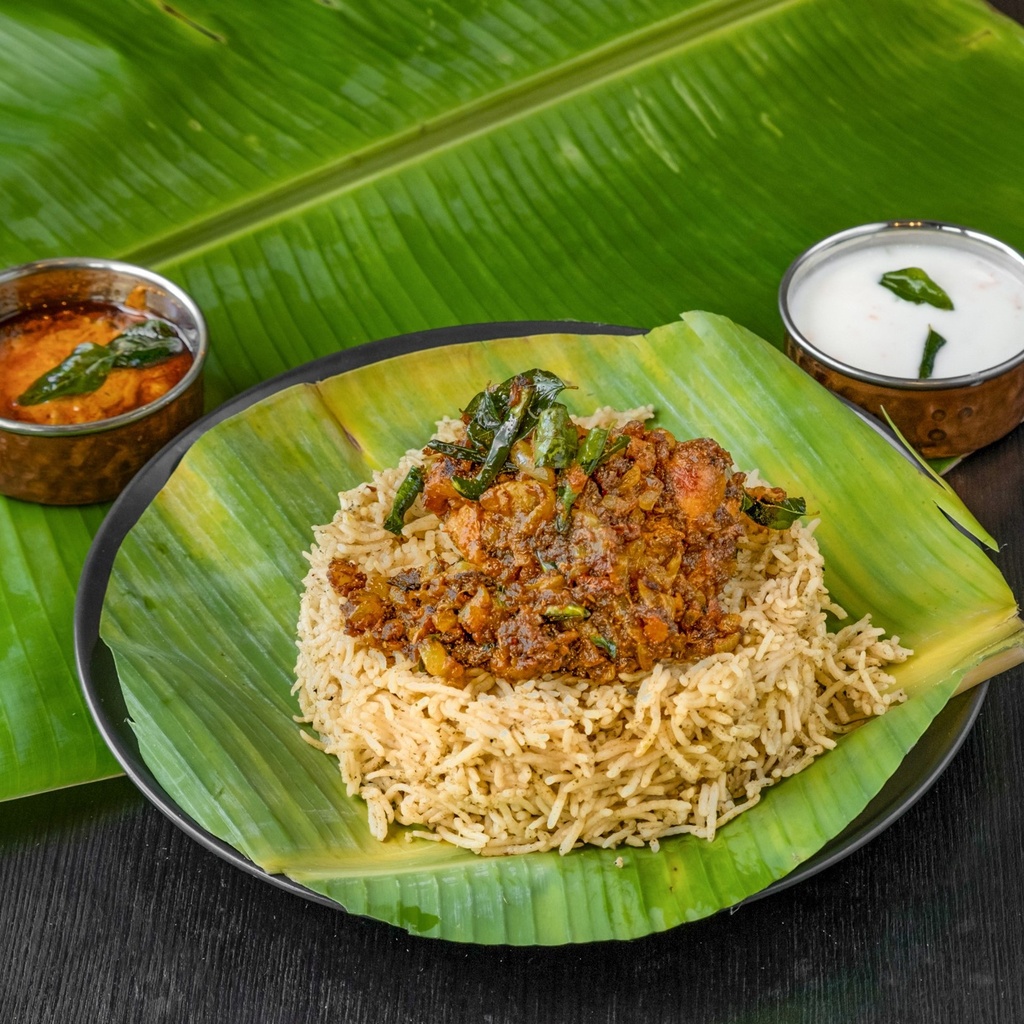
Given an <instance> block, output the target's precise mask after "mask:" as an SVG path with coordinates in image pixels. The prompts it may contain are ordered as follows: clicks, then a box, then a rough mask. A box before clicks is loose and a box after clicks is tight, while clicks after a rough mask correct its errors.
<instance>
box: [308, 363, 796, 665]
mask: <svg viewBox="0 0 1024 1024" xmlns="http://www.w3.org/2000/svg"><path fill="white" fill-rule="evenodd" d="M564 387H565V385H564V384H563V383H562V382H561V381H560V380H559V379H558V378H557V377H554V375H552V374H548V373H547V372H546V371H542V370H531V371H529V372H528V373H525V374H519V375H516V376H515V377H512V378H510V379H509V380H508V381H505V382H504V383H503V384H501V385H498V386H497V387H495V388H491V389H488V390H487V391H485V392H482V393H481V394H480V395H477V396H476V398H474V400H473V402H471V403H470V405H469V406H467V408H466V411H465V412H464V414H463V423H464V425H465V437H464V439H463V443H460V444H446V443H443V442H440V441H431V442H430V443H428V445H427V447H426V449H425V460H424V466H423V469H422V470H419V469H415V470H413V471H412V472H410V474H409V476H408V477H407V478H406V480H405V481H404V482H403V484H402V487H401V488H400V489H399V492H398V495H397V496H396V499H395V507H394V509H393V511H392V514H391V516H390V517H389V520H388V522H387V523H386V524H385V525H386V526H388V528H389V529H392V530H393V531H394V532H400V530H401V524H402V520H403V517H404V513H405V512H406V511H407V510H408V508H409V507H410V506H411V504H412V502H413V501H414V500H415V499H416V498H417V497H418V496H420V495H422V502H423V505H424V506H425V508H426V509H427V510H428V511H430V512H433V513H435V514H436V515H437V516H438V518H439V519H440V521H441V523H442V524H443V528H444V530H445V531H446V532H447V534H448V536H449V537H450V539H451V540H452V542H453V543H454V545H455V547H456V548H457V549H458V552H459V554H460V555H461V558H460V559H459V560H458V561H455V562H453V563H452V564H443V563H442V562H440V561H437V562H435V564H433V565H431V566H430V567H429V568H428V570H426V571H420V570H410V571H406V572H400V573H397V574H395V575H392V576H388V577H385V576H383V575H380V574H374V573H369V574H368V573H364V572H362V571H361V570H360V569H358V568H357V567H356V566H355V565H354V564H353V563H351V562H349V561H346V560H344V559H340V558H335V559H334V560H333V561H332V562H331V563H330V566H329V570H328V576H329V581H330V583H331V585H332V587H333V589H334V590H335V592H336V593H337V594H338V595H339V596H340V599H341V600H342V602H343V613H344V616H345V620H346V629H347V631H348V632H349V633H350V634H351V635H356V636H361V637H363V638H364V640H365V641H366V642H367V643H369V644H371V645H372V646H374V647H376V648H378V649H380V650H383V651H385V652H387V653H389V654H398V653H401V654H404V655H406V656H407V657H409V658H410V659H412V660H413V661H414V662H417V661H418V662H419V663H420V664H421V665H422V667H423V668H424V670H425V671H427V672H428V673H430V674H431V675H435V676H439V677H442V678H446V679H458V678H459V677H460V676H462V675H463V674H464V673H465V671H466V669H467V668H470V667H480V668H486V669H487V670H488V671H490V672H492V673H493V674H494V675H497V676H501V677H503V678H506V679H510V680H522V679H528V678H534V677H537V676H541V675H544V674H546V673H564V674H568V675H572V676H576V677H580V678H585V679H590V680H593V681H596V682H604V681H610V680H612V679H614V678H616V677H617V676H618V675H619V674H621V673H631V672H643V671H647V670H649V669H650V668H651V667H652V666H653V665H654V664H655V663H656V662H658V661H677V662H678V661H693V660H698V659H700V658H704V657H707V656H709V655H711V654H715V653H718V652H722V651H729V650H731V649H732V648H733V647H735V645H736V644H737V642H738V641H739V638H740V620H739V617H738V616H736V615H731V614H726V613H725V612H724V611H723V610H722V608H721V607H720V604H719V596H720V595H721V592H722V589H723V587H724V586H725V584H726V583H727V582H728V580H729V579H730V578H731V577H732V576H733V575H734V573H735V571H736V557H737V545H738V543H739V541H740V538H741V537H742V536H743V535H744V533H746V532H749V531H752V530H759V529H767V528H784V527H785V526H788V525H790V524H791V523H792V522H793V520H794V519H795V518H797V517H799V516H800V515H802V514H803V512H804V505H803V501H802V500H801V499H788V498H787V497H786V494H785V492H783V491H781V490H779V489H774V488H773V489H769V488H750V489H746V488H745V487H744V480H745V477H744V475H743V474H742V473H737V472H734V471H733V468H732V458H731V456H730V455H729V453H728V452H726V451H725V450H724V449H723V448H722V447H721V446H719V445H718V444H717V443H716V442H715V441H713V440H710V439H708V438H698V439H694V440H685V441H678V440H676V439H675V438H674V437H673V436H672V434H671V433H669V432H668V431H667V430H665V429H662V428H654V429H648V428H646V427H645V426H644V425H643V423H641V422H640V421H632V422H630V423H628V424H626V425H625V426H624V427H622V428H621V429H614V430H606V429H604V428H600V427H596V428H593V429H592V430H589V431H587V430H584V429H583V428H581V427H579V426H577V425H576V424H575V423H573V421H572V420H571V419H570V417H569V414H568V411H567V409H566V407H565V406H564V405H562V404H561V403H558V402H557V401H555V397H556V396H557V395H558V393H559V392H560V391H561V390H562V389H564Z"/></svg>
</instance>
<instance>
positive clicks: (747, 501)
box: [740, 491, 807, 530]
mask: <svg viewBox="0 0 1024 1024" xmlns="http://www.w3.org/2000/svg"><path fill="white" fill-rule="evenodd" d="M740 511H741V512H745V513H746V514H747V515H748V516H750V518H751V519H753V520H754V522H755V523H757V524H758V525H759V526H767V527H768V528H769V529H770V530H786V529H788V528H789V527H790V526H792V525H793V524H794V523H795V522H796V521H797V520H798V519H799V518H800V517H801V516H803V515H806V514H807V502H806V501H804V499H803V498H786V499H784V500H783V501H770V500H769V499H767V498H754V497H751V495H749V494H748V493H747V492H746V491H744V492H743V498H742V500H741V502H740Z"/></svg>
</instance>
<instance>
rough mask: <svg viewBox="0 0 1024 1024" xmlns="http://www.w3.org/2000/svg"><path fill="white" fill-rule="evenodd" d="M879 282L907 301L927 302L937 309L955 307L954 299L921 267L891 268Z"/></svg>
mask: <svg viewBox="0 0 1024 1024" xmlns="http://www.w3.org/2000/svg"><path fill="white" fill-rule="evenodd" d="M878 283H879V284H880V285H881V286H882V287H883V288H888V289H889V291H891V292H892V293H893V294H894V295H898V296H899V297H900V298H901V299H906V301H907V302H915V303H917V304H918V305H920V304H921V303H923V302H927V303H928V304H929V305H930V306H935V307H936V308H937V309H952V308H953V300H952V299H951V298H950V297H949V296H948V295H947V294H946V292H945V291H944V290H943V289H942V288H940V287H939V285H937V284H936V283H935V282H934V281H933V280H932V279H931V278H930V277H929V276H928V275H927V274H926V273H925V272H924V271H923V270H922V269H921V268H920V267H904V268H903V269H902V270H890V271H889V272H888V273H885V274H883V275H882V277H881V279H880V280H879V282H878Z"/></svg>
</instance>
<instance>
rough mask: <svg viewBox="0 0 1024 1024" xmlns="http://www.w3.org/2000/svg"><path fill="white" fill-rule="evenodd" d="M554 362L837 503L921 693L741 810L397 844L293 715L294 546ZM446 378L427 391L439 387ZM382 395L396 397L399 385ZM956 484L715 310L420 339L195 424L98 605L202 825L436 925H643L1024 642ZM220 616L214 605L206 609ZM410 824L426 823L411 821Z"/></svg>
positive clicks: (836, 587)
mask: <svg viewBox="0 0 1024 1024" xmlns="http://www.w3.org/2000/svg"><path fill="white" fill-rule="evenodd" d="M530 366H541V367H544V368H546V369H549V370H551V371H552V372H554V373H556V374H558V375H559V376H561V377H562V378H563V379H564V380H567V381H571V382H572V383H573V384H576V385H578V390H576V391H573V392H570V393H569V397H568V399H567V400H568V401H569V402H570V403H571V405H572V406H573V409H574V411H576V412H580V413H587V412H589V411H592V410H593V409H594V408H595V407H597V406H598V405H603V404H606V403H611V404H613V405H616V406H617V407H619V408H630V407H633V406H635V405H637V404H641V403H643V402H647V401H651V402H653V403H654V404H655V406H656V409H657V410H658V414H659V422H661V423H663V424H664V425H666V426H668V427H669V428H670V429H671V430H673V431H674V432H675V433H676V434H677V436H680V437H691V436H712V437H715V438H717V439H719V440H720V441H721V442H722V443H723V444H724V445H725V446H726V447H727V448H728V449H729V450H730V451H731V452H732V454H733V457H734V459H735V460H736V462H737V464H738V465H740V466H746V467H756V468H758V469H759V471H760V472H761V473H762V474H763V475H764V476H765V477H766V478H767V479H769V480H771V481H772V482H774V483H776V484H778V485H779V486H783V487H785V488H786V489H787V490H788V491H789V493H790V494H801V495H804V496H805V497H806V499H807V502H808V507H809V508H812V509H817V510H820V514H821V516H822V522H821V525H820V527H819V528H818V530H817V533H816V536H817V537H818V540H819V543H820V546H821V549H822V552H823V554H824V556H825V559H826V566H827V574H828V576H827V579H828V582H829V587H830V590H831V592H832V593H833V595H834V596H835V597H836V598H837V599H838V600H839V601H840V603H842V604H843V605H844V606H845V607H846V608H847V609H848V611H849V612H850V614H851V615H853V616H855V617H859V616H861V615H862V614H865V613H867V612H871V613H872V614H873V615H874V620H875V621H876V622H877V623H879V624H882V625H884V626H885V628H886V629H888V630H890V631H891V632H893V633H896V634H898V635H899V636H900V638H901V640H902V642H903V643H905V644H907V645H908V646H911V647H913V648H914V650H915V652H916V653H915V655H914V656H913V657H912V658H911V659H910V660H908V661H907V662H906V663H904V664H902V665H899V666H897V667H896V668H895V670H894V675H895V676H896V677H897V679H898V682H899V684H900V685H901V686H902V687H903V688H905V690H906V691H907V693H908V694H910V697H909V699H908V700H907V702H906V703H905V704H902V705H900V706H898V707H896V708H894V709H893V710H890V711H889V712H888V713H887V714H886V715H884V716H883V717H881V718H877V719H874V720H872V721H870V722H869V723H868V724H866V725H864V726H863V727H861V728H860V729H858V730H856V731H855V732H853V733H852V734H850V735H848V736H846V737H844V738H843V739H842V740H841V741H840V742H839V744H838V746H837V747H836V749H835V750H833V751H831V752H829V753H827V754H825V755H824V756H822V757H820V758H819V759H818V760H817V761H816V762H815V763H814V764H813V765H812V766H811V767H810V768H809V769H807V770H806V771H804V772H803V773H801V774H799V775H797V776H794V777H792V778H790V779H787V780H786V781H785V782H783V783H781V784H780V785H778V786H777V787H776V788H774V789H772V790H771V791H769V794H768V796H767V798H765V799H763V800H762V801H761V802H760V803H759V804H757V805H756V806H754V807H753V808H752V809H750V810H749V811H747V812H745V813H744V814H743V815H741V816H739V817H738V818H736V819H734V820H733V821H732V822H730V823H729V824H727V825H726V826H724V827H723V829H722V830H721V831H720V833H719V835H718V836H717V837H716V839H715V840H714V841H713V842H711V843H708V842H707V841H705V840H702V839H698V838H695V837H693V836H677V837H672V838H671V839H668V840H665V841H663V842H662V844H661V848H660V850H659V851H657V852H653V851H651V850H650V849H635V848H620V849H617V850H600V849H596V848H587V849H580V850H576V851H573V852H572V853H570V854H568V855H567V856H564V857H560V856H559V855H558V853H557V852H551V853H547V854H528V855H525V856H519V857H492V858H488V857H479V856H477V855H475V854H472V853H469V852H467V851H464V850H459V849H456V848H455V847H448V846H445V845H443V844H436V843H431V842H428V841H425V840H414V841H411V842H410V841H407V840H408V839H409V837H408V836H403V835H402V834H401V833H402V831H403V830H397V832H398V834H397V835H393V836H392V837H391V838H389V840H388V841H386V842H384V843H379V842H377V841H375V840H374V839H373V838H372V837H371V836H370V834H369V830H368V828H367V825H366V822H365V813H364V809H363V805H362V802H361V801H360V800H358V799H357V798H350V797H348V796H346V795H345V786H344V783H343V781H342V779H341V776H340V773H339V771H338V770H337V766H336V762H335V761H334V759H333V758H330V757H328V756H327V755H325V754H323V753H322V752H320V751H319V750H316V749H314V748H312V747H311V746H309V744H307V743H305V742H304V741H303V739H302V738H301V736H300V735H299V728H298V726H296V724H295V722H294V719H293V716H294V714H295V713H296V704H295V698H294V697H293V696H292V695H291V692H290V691H291V686H292V683H293V681H294V674H293V666H294V662H295V653H296V652H295V624H296V621H297V610H298V603H299V597H300V594H301V589H302V579H303V577H304V575H305V565H306V563H305V560H304V558H303V552H304V551H306V550H308V548H309V546H310V544H311V542H312V525H313V524H315V523H321V522H327V521H329V520H330V518H331V517H332V515H333V513H334V511H336V509H337V492H338V491H339V490H343V489H348V488H350V487H353V486H355V485H356V484H357V483H359V482H361V481H362V480H365V479H367V478H368V476H369V473H370V471H371V469H372V468H376V467H382V466H386V465H391V464H394V462H395V461H397V459H398V457H399V456H400V455H401V453H402V452H404V451H405V450H406V449H407V448H411V447H418V446H421V445H422V444H423V443H424V442H425V440H426V439H427V438H428V437H429V436H430V434H431V432H432V430H433V424H434V422H435V421H436V420H437V419H438V418H439V417H440V416H442V415H445V414H448V413H454V412H455V411H456V410H458V409H460V408H462V407H463V406H464V405H465V404H466V402H467V401H468V399H469V398H470V397H471V396H472V395H473V394H474V393H476V391H477V390H479V388H480V387H481V386H483V384H484V383H486V382H488V381H496V380H501V379H504V378H505V377H508V376H510V375H511V374H513V373H515V372H517V371H520V370H523V369H526V368H528V367H530ZM425 381H429V382H430V387H429V389H427V388H424V386H423V384H424V382H425ZM382 396H386V400H384V401H382V400H381V398H382ZM978 535H980V537H981V539H982V540H987V541H988V542H991V538H988V537H987V536H986V535H985V533H984V531H983V530H982V529H981V528H980V526H979V525H978V524H977V522H976V521H975V520H974V519H973V517H972V516H971V514H970V513H969V512H968V510H967V509H966V508H965V507H964V506H963V505H962V504H961V503H960V501H959V499H957V498H956V497H955V495H953V494H952V493H951V492H950V491H949V490H948V489H947V488H945V487H944V486H943V485H941V484H940V483H937V482H936V481H935V480H934V479H933V478H932V477H930V476H928V475H927V474H924V473H921V472H920V471H919V470H918V468H917V467H916V466H915V465H913V464H912V463H910V462H909V461H907V460H906V459H904V457H903V456H902V455H901V454H900V453H899V452H897V451H896V450H895V449H894V448H893V447H892V446H891V445H890V444H889V443H887V441H886V440H885V439H883V438H882V437H881V436H880V435H879V434H878V433H877V432H876V431H875V430H873V429H872V428H871V427H870V426H868V425H867V424H865V422H864V421H863V420H862V419H861V418H860V417H858V416H857V415H855V414H854V413H853V412H851V411H850V410H849V409H848V408H847V407H846V406H844V405H843V404H841V403H840V402H838V401H837V400H836V399H835V398H834V397H833V396H831V395H830V394H828V392H826V391H825V390H824V389H822V388H821V387H820V386H819V385H817V384H816V383H815V382H813V381H812V380H811V379H810V378H809V377H807V376H806V375H804V374H803V373H802V372H801V371H799V370H798V369H797V368H796V367H795V366H794V365H793V364H792V363H790V362H789V361H788V360H786V359H785V357H783V356H782V355H781V354H780V353H779V352H778V351H777V350H776V349H774V348H772V347H770V346H768V345H767V344H765V343H764V342H762V341H760V340H759V339H758V338H756V337H755V336H753V335H752V334H750V333H749V332H748V331H746V330H745V329H743V328H740V327H737V326H736V325H735V324H733V323H732V322H731V321H729V320H727V319H725V318H723V317H720V316H716V315H711V314H705V313H690V314H686V315H684V316H683V319H682V321H681V322H677V323H674V324H671V325H669V326H666V327H663V328H659V329H657V330H655V331H652V332H651V333H649V334H647V335H634V336H624V337H623V336H604V337H601V336H597V337H595V336H587V335H582V336H573V335H540V336H533V337H526V338H518V339H504V340H497V341H489V342H481V343H476V344H466V345H461V346H457V347H450V346H445V347H441V348H435V349H428V350H425V351H422V352H416V353H412V354H408V355H404V356H400V357H397V358H394V359H390V360H385V361H384V362H381V363H379V364H376V365H373V364H371V365H369V366H364V367H360V368H358V369H354V370H352V371H350V372H348V373H344V374H341V375H338V376H335V377H331V378H329V379H327V380H325V381H323V382H320V383H316V384H302V385H297V386H294V387H291V388H287V389H284V390H281V391H279V392H277V393H276V394H274V395H272V396H271V397H268V398H266V399H265V400H263V401H261V402H258V403H257V404H255V405H252V406H250V407H249V408H247V409H245V410H244V411H242V412H240V413H238V414H237V415H235V416H233V417H231V418H229V419H226V420H224V421H223V422H221V423H219V424H217V425H216V426H214V427H213V428H212V429H210V430H209V431H207V432H206V433H205V434H203V435H202V436H201V437H200V438H199V439H198V440H197V441H196V442H195V443H194V444H193V445H192V447H191V448H189V450H188V451H187V453H186V454H185V456H184V458H183V459H182V461H181V462H180V464H179V465H178V467H177V469H176V470H175V471H174V473H173V474H172V475H171V477H170V479H169V481H168V482H167V484H166V485H165V486H164V487H163V489H162V490H160V491H159V493H158V494H157V495H156V497H155V499H154V500H153V501H152V503H151V504H150V505H149V507H148V508H146V509H145V510H144V511H143V512H142V514H141V517H140V518H139V520H138V522H137V523H136V524H135V525H134V527H133V528H132V529H131V530H130V531H129V532H128V534H127V536H126V537H125V538H124V540H123V542H122V544H121V546H120V549H119V550H118V553H117V556H116V559H115V560H114V562H113V569H112V572H111V575H110V580H109V586H108V588H107V591H106V596H105V600H104V603H103V612H102V619H101V624H100V635H101V637H102V639H103V641H104V642H105V643H106V645H107V646H108V647H109V648H110V650H111V651H112V652H113V657H114V662H115V664H116V668H117V673H118V676H119V678H120V682H121V686H122V688H123V692H124V695H125V702H126V706H127V709H128V713H129V716H130V723H131V728H132V729H133V730H134V732H135V736H136V738H137V741H138V747H139V751H140V753H141V756H142V758H143V760H144V761H145V763H146V765H147V766H148V769H149V770H150V771H151V773H152V775H153V777H154V778H155V779H156V780H157V782H158V783H159V785H160V786H161V787H162V788H163V790H164V791H165V792H166V793H167V794H168V795H169V796H170V799H171V801H172V806H176V807H177V808H179V809H181V810H183V811H184V812H185V813H186V814H187V815H188V816H189V818H191V820H192V821H193V822H195V823H197V824H198V825H199V826H200V827H201V828H202V829H205V830H206V831H207V832H208V833H210V834H212V835H213V836H215V837H217V838H218V839H220V840H223V841H224V842H226V843H228V844H229V845H230V846H231V847H233V848H234V849H235V850H237V851H239V852H240V853H242V854H243V855H244V856H245V857H247V858H249V859H250V860H251V861H253V862H255V863H256V864H257V865H258V866H259V867H261V868H263V869H264V870H265V871H267V872H270V873H279V874H283V875H285V876H287V877H288V878H290V879H292V880H293V881H295V882H298V883H300V884H302V885H304V886H305V887H307V888H308V889H311V890H313V891H314V892H317V893H320V894H322V895H324V896H327V897H329V898H330V899H331V900H334V901H336V902H337V903H338V904H340V905H341V906H343V907H345V908H346V909H348V910H350V911H353V912H355V913H359V914H365V915H369V916H371V917H374V918H378V919H381V920H384V921H388V922H390V923H392V924H396V925H399V926H401V927H405V928H407V929H408V930H410V931H412V932H414V933H417V934H421V935H427V936H436V937H442V938H446V939H453V940H457V941H465V942H486V943H510V944H528V943H529V944H554V943H565V942H583V941H592V940H599V939H613V938H615V939H625V938H632V937H636V936H639V935H644V934H648V933H650V932H654V931H660V930H663V929H666V928H670V927H672V926H674V925H677V924H680V923H682V922H684V921H689V920H693V919H696V918H699V917H702V916H705V915H707V914H710V913H714V912H715V911H717V910H720V909H722V908H724V907H728V906H732V905H733V904H735V903H737V902H739V901H741V900H743V899H745V898H747V897H750V896H752V895H753V894H755V893H757V892H759V891H761V890H762V889H764V888H765V886H767V885H769V884H770V883H772V882H773V881H775V880H776V879H778V878H781V877H783V876H784V875H786V874H787V873H788V872H790V871H791V870H792V869H793V868H794V867H796V866H797V865H798V864H800V863H802V862H803V861H804V860H806V859H807V858H808V857H810V856H811V855H812V854H814V853H815V852H816V851H817V850H819V849H820V848H821V847H822V846H823V845H824V844H825V843H827V842H828V841H829V840H830V839H831V838H833V837H834V836H836V835H837V834H838V833H839V832H840V831H842V829H843V828H844V827H845V826H847V825H848V824H849V823H850V822H851V821H853V820H854V819H855V818H856V817H857V815H858V814H860V812H861V811H862V810H863V809H864V807H865V806H866V804H867V803H868V801H869V800H870V799H871V798H872V797H873V796H874V795H875V794H876V793H877V792H878V790H879V789H880V787H881V786H882V784H883V783H884V782H885V780H886V779H887V778H888V777H889V776H890V775H891V774H892V773H893V771H894V770H895V769H896V768H897V766H898V765H899V764H900V762H901V761H902V759H903V758H904V756H905V755H906V753H907V752H908V751H909V750H910V748H911V747H912V746H913V745H914V743H915V742H916V741H917V740H918V738H919V737H920V736H921V735H922V733H923V731H924V730H925V729H926V728H927V726H928V725H929V724H930V723H931V721H932V720H933V718H934V716H935V715H936V714H937V713H938V711H940V710H941V709H942V707H943V706H944V704H945V703H946V701H947V699H948V698H949V696H950V695H951V694H952V693H954V692H955V691H956V690H957V688H958V687H959V686H960V685H961V684H962V683H963V682H964V680H965V677H966V676H967V675H968V674H970V675H971V676H972V677H973V679H974V680H977V679H980V678H984V677H986V676H987V675H989V674H991V673H992V672H995V671H999V670H1001V669H1002V668H1004V667H1006V666H1007V665H1008V664H1013V663H1014V662H1019V661H1020V660H1021V659H1022V657H1024V623H1022V622H1021V621H1020V620H1019V619H1018V617H1017V606H1016V601H1015V599H1014V597H1013V594H1012V593H1011V592H1010V590H1009V588H1008V587H1007V585H1006V583H1005V581H1004V580H1003V578H1002V576H1001V575H1000V573H999V571H998V570H997V569H996V568H995V566H994V565H993V563H992V561H991V559H990V558H989V557H988V555H987V554H986V552H985V551H984V549H983V548H982V546H981V545H980V544H979V543H978V542H977V540H976V539H975V536H978ZM198 623H201V624H202V626H201V628H197V624H198ZM405 831H407V830H405Z"/></svg>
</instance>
